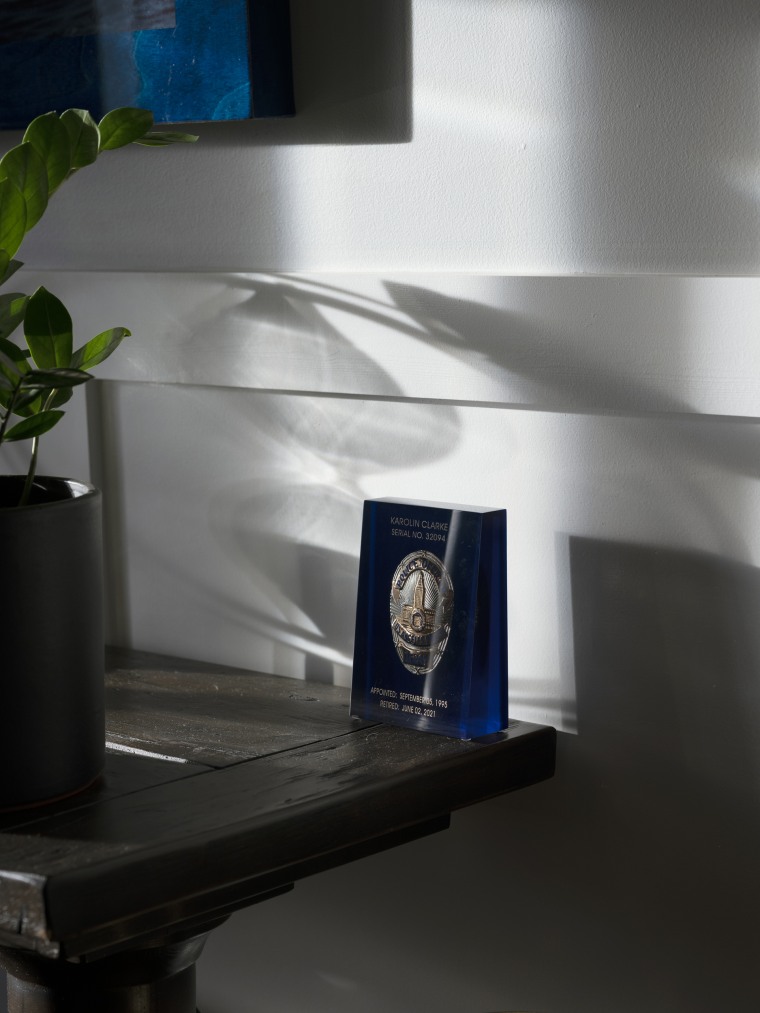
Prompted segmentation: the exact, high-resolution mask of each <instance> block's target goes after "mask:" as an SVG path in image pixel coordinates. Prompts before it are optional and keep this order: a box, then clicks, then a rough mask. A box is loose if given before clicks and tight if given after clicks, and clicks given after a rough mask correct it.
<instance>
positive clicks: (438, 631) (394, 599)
mask: <svg viewBox="0 0 760 1013" xmlns="http://www.w3.org/2000/svg"><path fill="white" fill-rule="evenodd" d="M453 612H454V587H453V585H452V583H451V577H450V576H449V572H448V570H447V569H446V567H445V566H444V565H443V563H442V562H441V560H440V559H439V558H438V556H436V555H434V554H433V553H432V552H412V553H410V554H409V555H408V556H404V558H403V559H402V560H401V562H400V563H399V564H398V566H397V567H396V572H395V573H394V574H393V582H392V583H391V600H390V613H391V631H392V635H393V643H394V646H395V648H396V652H397V653H398V656H399V658H400V659H401V663H402V664H403V666H404V668H406V669H408V670H409V671H410V672H414V673H415V674H416V675H424V674H425V673H427V672H432V671H433V669H434V668H435V666H436V665H437V664H438V662H439V661H440V660H441V658H442V657H443V652H444V651H445V650H446V644H447V643H448V639H449V633H450V632H451V617H452V614H453Z"/></svg>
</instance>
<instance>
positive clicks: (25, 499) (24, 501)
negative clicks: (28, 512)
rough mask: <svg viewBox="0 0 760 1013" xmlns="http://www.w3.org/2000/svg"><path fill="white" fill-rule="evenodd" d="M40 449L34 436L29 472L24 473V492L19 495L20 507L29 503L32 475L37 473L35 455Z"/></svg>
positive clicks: (37, 438) (38, 440)
mask: <svg viewBox="0 0 760 1013" xmlns="http://www.w3.org/2000/svg"><path fill="white" fill-rule="evenodd" d="M39 447H40V438H39V436H35V437H33V438H32V456H31V459H30V461H29V470H28V471H27V473H26V481H25V482H24V491H23V492H22V493H21V499H20V500H19V501H18V505H19V506H20V507H22V506H26V504H27V503H28V502H29V496H30V495H31V492H32V483H33V482H34V475H35V472H36V471H37V453H38V451H39Z"/></svg>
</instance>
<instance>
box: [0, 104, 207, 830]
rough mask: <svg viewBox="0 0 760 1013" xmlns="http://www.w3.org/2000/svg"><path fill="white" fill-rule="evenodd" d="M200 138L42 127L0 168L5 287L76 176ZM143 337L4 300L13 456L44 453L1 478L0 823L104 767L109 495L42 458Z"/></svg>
mask: <svg viewBox="0 0 760 1013" xmlns="http://www.w3.org/2000/svg"><path fill="white" fill-rule="evenodd" d="M196 139H197V138H196V137H195V136H194V135H191V134H182V133H169V132H163V131H154V130H153V115H152V113H150V112H149V111H147V110H144V109H132V108H122V109H115V110H113V111H111V112H109V113H107V114H106V115H105V116H104V117H103V118H102V119H101V120H100V122H99V123H96V122H95V121H94V120H93V118H92V116H91V115H90V114H89V113H88V112H87V111H86V110H82V109H67V110H66V111H65V112H63V113H61V114H60V115H59V114H58V113H55V112H50V113H45V114H44V115H42V116H39V117H37V118H36V119H34V120H33V121H32V122H31V123H30V124H29V126H28V127H27V129H26V131H25V133H24V136H23V139H22V141H21V143H20V144H18V145H16V146H15V147H13V148H11V149H10V150H9V151H7V152H6V154H5V155H4V156H3V157H2V159H0V285H4V284H5V283H6V282H7V281H8V280H9V279H10V278H11V277H12V276H13V275H14V274H15V272H16V271H17V270H18V268H20V267H21V266H22V265H21V263H20V262H19V261H18V260H16V259H15V256H16V254H17V252H18V250H19V248H20V246H21V243H22V241H23V239H24V237H25V236H26V234H27V233H28V232H29V230H30V229H32V228H33V227H34V226H35V225H36V224H37V222H39V220H40V219H41V217H42V216H43V214H44V212H45V210H46V209H47V207H48V203H49V201H50V198H51V197H52V195H53V194H54V193H55V191H56V190H57V189H58V188H59V187H60V186H61V185H62V183H64V182H65V181H66V180H67V179H69V178H70V177H71V176H72V175H73V174H74V173H76V172H79V171H81V170H82V169H84V168H85V167H87V166H90V165H93V164H94V163H95V162H96V161H97V159H98V158H99V157H100V156H101V155H102V154H103V153H104V152H107V151H112V150H115V149H117V148H121V147H124V146H125V145H128V144H132V143H135V144H143V145H149V146H164V145H167V144H172V143H175V142H189V141H195V140H196ZM17 331H18V332H20V334H21V335H23V340H16V335H15V332H17ZM129 333H130V332H129V331H128V330H127V329H126V328H125V327H111V328H109V329H108V330H106V331H104V332H102V333H101V334H98V335H96V336H95V337H94V338H92V339H91V340H89V341H87V342H85V343H84V344H83V345H81V346H80V347H78V348H75V345H74V338H73V326H72V320H71V316H70V315H69V312H68V310H67V309H66V307H65V306H64V305H63V303H62V302H61V300H60V299H58V298H57V297H56V296H54V295H53V294H52V293H51V292H48V291H47V290H46V289H45V288H43V287H40V288H38V289H37V290H36V291H35V292H33V293H32V294H31V295H26V294H24V293H22V292H10V293H6V294H2V295H0V450H1V449H2V445H3V444H5V443H10V442H16V441H21V440H26V441H30V454H29V467H28V469H27V472H26V474H25V475H5V474H4V475H0V560H1V562H0V566H1V567H2V571H1V572H2V574H3V578H4V579H3V585H4V591H3V595H2V607H1V612H0V615H2V620H1V623H2V625H1V626H0V810H2V809H8V808H15V807H18V806H24V805H33V804H38V803H40V802H44V801H47V800H50V799H51V798H57V797H60V796H64V795H67V794H71V793H73V792H75V791H78V790H81V789H82V788H84V787H86V786H87V785H88V784H90V783H91V782H92V781H94V780H95V779H96V778H97V777H98V775H99V774H100V772H101V771H102V768H103V762H104V756H105V735H104V705H103V695H104V692H103V657H104V646H103V619H102V615H103V608H102V546H101V540H102V535H101V507H100V498H101V494H100V492H99V490H97V489H94V488H93V487H91V486H89V485H87V484H85V483H82V482H77V481H74V480H72V479H66V478H58V477H40V476H38V475H37V455H38V447H39V440H40V437H41V436H43V435H44V434H45V433H46V432H48V431H49V430H50V429H51V428H52V427H53V426H55V425H56V424H57V423H58V422H59V421H60V419H61V418H62V416H63V414H64V406H65V404H66V402H67V401H68V400H69V398H70V397H71V396H72V392H73V389H74V387H77V386H79V385H80V384H83V383H86V382H87V381H88V380H89V379H90V378H91V376H92V374H91V372H90V371H91V370H92V369H93V368H94V367H95V366H97V365H98V364H99V363H101V362H103V361H104V359H106V358H107V357H108V356H109V355H111V353H112V352H114V351H115V349H116V348H117V347H118V346H119V344H120V342H121V341H122V340H123V339H124V338H125V337H127V336H128V335H129Z"/></svg>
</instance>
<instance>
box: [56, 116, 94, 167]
mask: <svg viewBox="0 0 760 1013" xmlns="http://www.w3.org/2000/svg"><path fill="white" fill-rule="evenodd" d="M61 123H63V125H64V126H65V127H66V130H67V132H68V135H69V144H70V145H71V167H72V169H81V168H82V167H83V166H85V165H92V163H93V162H94V161H95V159H96V158H97V157H98V151H99V150H100V131H99V130H98V125H97V123H96V122H95V120H94V119H93V118H92V116H90V114H89V113H88V112H87V110H86V109H67V110H66V112H64V113H61Z"/></svg>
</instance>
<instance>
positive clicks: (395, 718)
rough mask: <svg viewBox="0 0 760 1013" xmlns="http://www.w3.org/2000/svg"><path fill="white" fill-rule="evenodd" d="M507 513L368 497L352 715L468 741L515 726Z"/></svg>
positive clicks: (365, 513)
mask: <svg viewBox="0 0 760 1013" xmlns="http://www.w3.org/2000/svg"><path fill="white" fill-rule="evenodd" d="M506 565H507V514H506V510H492V509H487V508H481V507H463V506H452V505H448V504H438V503H414V502H406V501H391V500H382V499H381V500H368V501H367V502H365V504H364V518H363V523H362V543H361V559H360V565H359V594H358V602H357V608H356V639H355V647H354V672H353V683H352V691H351V713H352V715H354V716H356V717H360V718H364V719H367V720H375V721H383V722H386V723H389V724H398V725H405V726H407V727H410V728H418V729H420V730H422V731H430V732H438V733H439V734H442V735H450V736H454V737H456V738H461V739H470V738H477V737H479V736H482V735H488V734H490V733H492V732H497V731H500V730H501V729H502V728H505V727H506V725H507V576H506Z"/></svg>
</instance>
